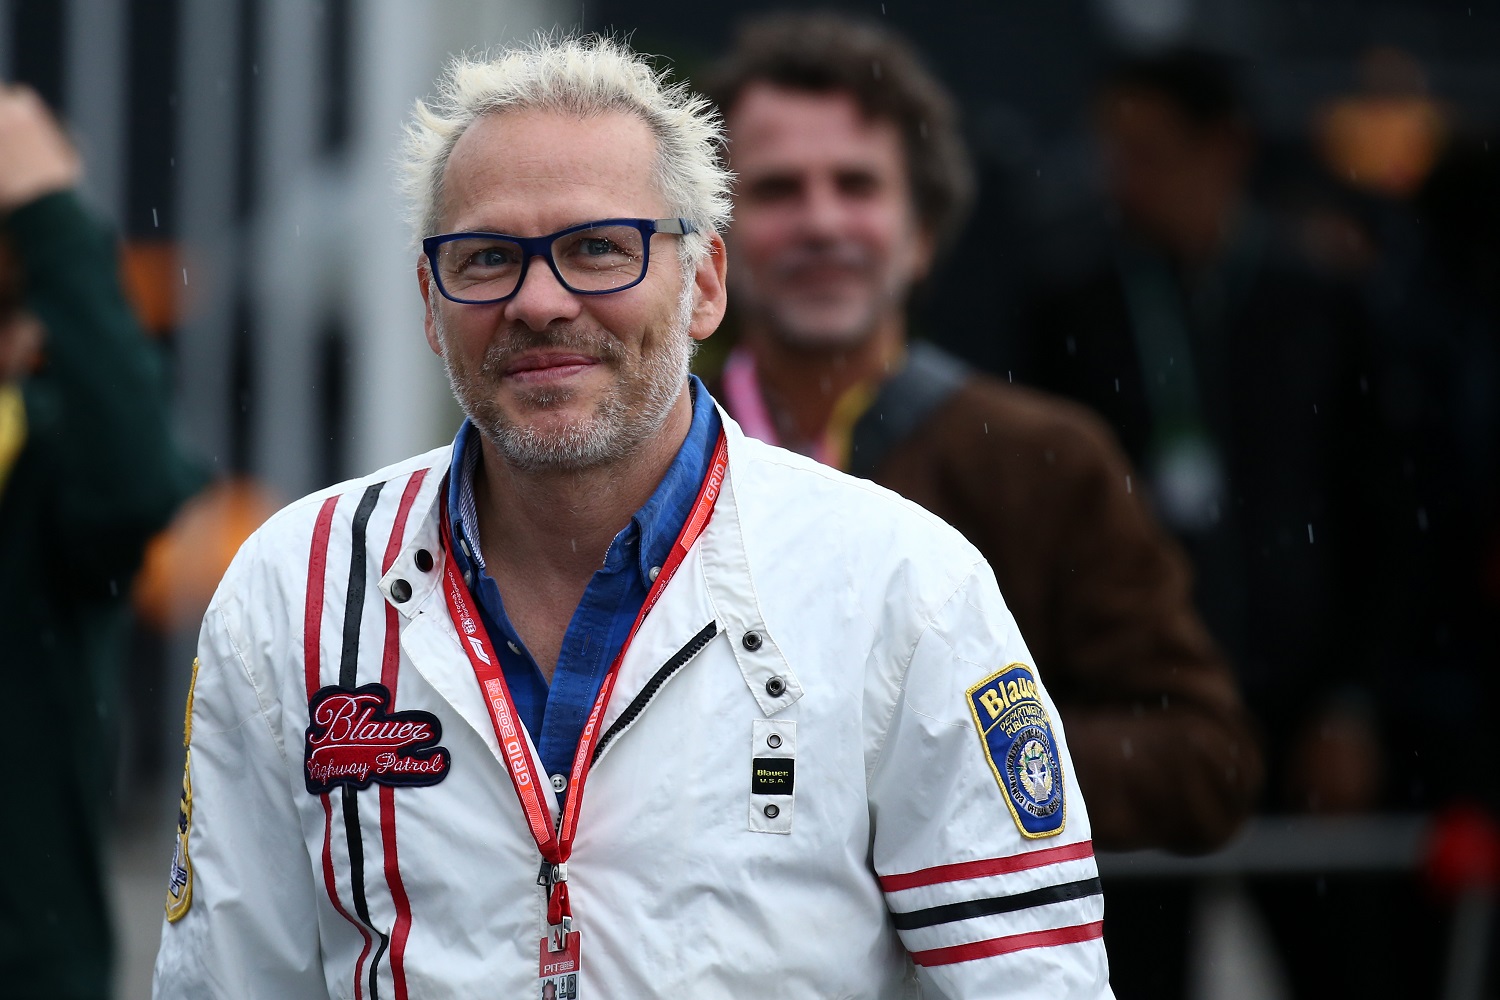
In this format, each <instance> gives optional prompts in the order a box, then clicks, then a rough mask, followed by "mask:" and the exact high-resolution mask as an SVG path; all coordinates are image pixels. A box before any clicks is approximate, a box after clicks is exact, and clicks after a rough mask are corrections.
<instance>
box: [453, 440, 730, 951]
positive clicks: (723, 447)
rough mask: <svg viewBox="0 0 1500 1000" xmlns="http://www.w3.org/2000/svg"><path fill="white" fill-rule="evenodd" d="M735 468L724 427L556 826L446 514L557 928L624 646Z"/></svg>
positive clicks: (476, 642) (476, 652) (461, 595)
mask: <svg viewBox="0 0 1500 1000" xmlns="http://www.w3.org/2000/svg"><path fill="white" fill-rule="evenodd" d="M728 468H729V445H728V442H727V441H726V439H725V436H724V432H723V431H720V432H719V442H718V445H717V446H716V447H715V448H714V457H713V462H712V463H711V464H710V465H709V468H708V475H707V476H706V477H705V478H704V480H703V485H702V486H701V487H699V489H698V499H697V501H696V502H695V503H694V504H693V509H692V511H691V513H689V514H688V518H687V523H686V524H684V525H683V526H682V532H681V533H680V534H678V536H677V541H676V542H674V543H673V545H672V550H671V552H670V553H669V554H668V556H667V561H666V562H665V563H664V564H663V565H662V567H661V572H659V573H658V574H657V576H656V580H655V582H654V583H652V585H651V589H650V590H649V591H648V592H647V593H646V600H645V603H643V604H642V605H641V611H640V614H638V615H636V617H635V624H633V625H631V626H630V632H629V634H628V635H626V637H625V643H624V645H622V646H621V647H620V652H619V653H618V654H616V655H615V659H614V662H613V663H611V664H610V667H609V672H608V673H607V674H605V675H604V683H603V684H602V685H601V686H600V688H599V697H597V698H596V699H594V709H593V711H592V712H590V713H589V718H588V722H586V723H585V724H584V727H583V732H582V733H581V734H580V735H579V737H578V752H577V753H576V754H575V755H574V756H573V771H572V774H571V775H570V776H569V779H568V787H569V788H570V789H571V792H570V794H569V795H568V797H567V800H566V801H565V803H564V805H563V810H562V816H561V817H560V819H559V822H558V825H557V827H556V829H554V828H553V826H552V822H551V814H550V812H549V810H548V809H547V801H546V797H545V795H544V793H543V792H542V788H541V784H540V778H541V776H542V775H541V770H542V769H541V767H540V766H539V765H538V763H537V762H536V761H535V760H533V759H532V756H531V751H530V749H529V748H528V747H527V745H526V737H525V736H524V735H523V734H524V729H523V727H522V724H521V720H520V719H519V718H518V717H517V716H516V709H515V706H514V704H512V702H511V697H510V688H509V687H508V686H507V685H506V683H505V674H504V673H503V672H502V671H501V669H500V661H499V658H498V657H496V655H495V648H494V646H492V645H491V644H490V637H489V635H488V634H486V632H485V630H484V626H483V625H481V624H480V622H479V619H478V618H477V617H476V616H475V615H474V614H473V612H471V611H470V610H469V592H468V588H467V587H465V586H464V582H463V580H462V579H461V578H460V577H459V574H458V570H457V569H456V568H455V567H454V560H453V558H452V555H451V553H452V551H453V540H452V538H451V536H450V534H449V528H448V517H447V513H446V511H445V512H444V516H443V517H442V518H440V523H441V525H442V532H443V545H444V547H445V548H447V549H448V551H449V553H450V555H449V557H448V559H447V560H446V561H445V566H444V570H443V576H444V591H445V593H446V594H447V597H448V609H449V611H450V612H452V615H453V623H454V624H455V625H456V626H457V627H458V631H459V634H460V636H461V638H462V640H463V641H462V643H461V644H462V645H463V647H464V652H466V653H467V654H468V655H469V662H470V663H472V664H473V665H474V676H475V677H476V678H478V680H479V689H480V690H481V691H482V692H483V693H484V702H485V706H486V707H487V708H488V709H489V712H490V721H491V722H493V723H494V725H495V736H496V737H497V738H498V739H499V741H500V751H501V753H502V754H503V755H504V756H505V761H506V763H507V764H508V765H509V768H508V773H509V774H510V781H511V784H512V785H514V786H515V789H516V798H518V799H520V800H521V809H522V810H523V811H524V812H525V813H526V822H527V824H528V825H529V826H530V827H531V836H532V837H533V838H534V839H535V840H536V845H537V847H538V848H539V849H540V850H541V852H542V859H543V860H544V861H545V862H547V864H548V865H550V866H551V869H552V870H551V872H550V874H549V875H548V877H547V878H546V884H547V885H548V886H549V887H550V890H551V891H549V893H548V898H547V922H548V923H549V924H551V925H553V926H557V925H560V924H563V923H564V918H569V919H568V923H569V924H571V917H572V908H571V907H570V906H569V904H568V882H567V863H568V858H569V856H571V855H572V853H573V838H574V836H575V835H576V834H577V832H578V810H579V808H580V806H582V804H583V785H584V782H585V781H586V780H587V779H588V773H589V766H590V764H591V763H592V757H593V752H594V746H595V743H596V741H597V739H598V737H599V721H600V720H601V719H603V718H604V709H605V707H606V706H608V704H609V696H610V695H611V694H612V693H613V692H614V689H615V679H616V678H617V677H618V676H619V674H620V664H621V663H622V662H623V661H624V659H625V651H626V650H628V649H629V648H630V644H631V642H633V641H634V640H635V635H636V633H637V632H639V631H640V629H641V623H642V622H643V621H645V620H646V615H647V614H649V613H650V612H651V609H652V608H653V607H654V606H655V605H656V602H657V600H658V599H660V597H661V594H662V591H663V590H665V589H666V586H667V582H668V581H669V580H671V579H672V576H673V574H675V573H676V572H677V567H678V566H681V565H682V560H683V558H684V557H685V556H686V555H687V553H688V550H689V549H690V548H692V547H693V543H694V542H696V541H697V540H698V536H699V535H701V534H702V533H703V528H704V527H705V526H706V525H707V524H708V519H709V517H710V516H711V515H712V514H713V511H714V504H715V503H716V502H717V501H718V499H719V490H720V488H721V487H722V486H723V484H724V473H725V471H726V470H727V469H728Z"/></svg>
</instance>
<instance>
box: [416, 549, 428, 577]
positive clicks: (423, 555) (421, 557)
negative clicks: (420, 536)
mask: <svg viewBox="0 0 1500 1000" xmlns="http://www.w3.org/2000/svg"><path fill="white" fill-rule="evenodd" d="M417 569H419V570H421V571H422V572H423V573H426V572H428V571H429V570H431V569H432V553H431V552H428V551H427V550H426V549H418V550H417Z"/></svg>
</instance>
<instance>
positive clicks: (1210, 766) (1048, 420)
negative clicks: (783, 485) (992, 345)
mask: <svg viewBox="0 0 1500 1000" xmlns="http://www.w3.org/2000/svg"><path fill="white" fill-rule="evenodd" d="M708 89H709V92H710V94H711V95H712V96H713V97H714V98H715V99H716V100H717V101H718V102H719V106H720V108H721V109H722V110H723V112H724V114H725V117H726V124H727V126H728V128H729V133H730V161H731V166H732V167H733V169H734V170H735V172H736V174H737V175H738V177H739V183H738V186H737V195H736V204H735V224H734V227H733V229H732V231H731V233H730V241H729V244H730V249H731V252H732V254H733V257H734V262H735V266H734V267H733V268H732V269H731V272H730V277H731V302H732V303H733V304H734V307H735V308H736V309H737V311H738V320H739V325H740V333H741V338H742V339H741V342H740V344H739V346H738V347H737V348H736V349H735V350H734V351H733V352H732V353H731V354H730V356H729V358H728V361H727V363H726V365H725V368H724V372H723V376H722V386H721V389H720V391H719V393H718V395H719V398H721V399H722V400H724V403H725V406H726V408H727V409H728V410H729V412H730V413H731V414H732V415H733V416H734V417H735V419H736V420H738V421H740V422H741V424H742V425H743V426H744V427H745V429H746V430H747V432H749V433H752V434H755V435H757V436H759V437H761V438H763V439H765V440H768V441H771V442H773V443H779V444H782V445H784V446H786V447H790V448H793V449H795V450H798V451H801V452H803V453H805V454H808V455H811V456H813V457H816V458H818V459H820V460H822V461H824V462H825V463H827V464H830V465H834V466H836V467H841V468H843V469H845V470H848V471H852V472H854V473H856V474H858V475H862V476H865V477H867V478H870V479H873V480H875V481H876V482H878V483H880V484H882V485H884V486H888V487H890V488H892V489H894V490H896V491H897V492H899V493H901V494H903V495H904V496H906V497H908V498H910V499H913V500H915V501H917V502H918V503H921V504H922V505H923V506H925V507H927V508H928V509H929V510H931V511H933V512H934V513H936V514H938V515H939V516H941V517H943V518H944V519H945V520H947V521H948V522H949V523H951V524H953V525H954V526H955V527H957V528H958V529H959V530H960V531H962V532H963V533H964V534H965V535H966V536H967V537H968V538H969V540H970V541H972V542H973V543H974V544H975V545H977V546H978V547H979V549H980V551H981V552H982V553H983V554H984V555H985V557H986V559H988V561H989V562H990V564H991V565H992V566H993V567H994V570H995V574H996V576H997V577H998V579H999V581H1000V585H1001V589H1002V591H1003V592H1004V594H1005V596H1006V601H1007V603H1008V604H1009V606H1010V608H1011V610H1012V612H1013V613H1014V614H1015V616H1016V620H1017V622H1018V624H1019V625H1020V628H1021V631H1022V634H1024V635H1025V636H1026V641H1027V643H1028V646H1029V647H1030V649H1031V650H1032V652H1033V653H1034V654H1035V656H1036V658H1037V661H1038V663H1040V664H1041V669H1042V670H1043V671H1045V673H1046V676H1047V678H1048V683H1049V685H1050V687H1051V688H1052V689H1053V690H1054V691H1056V692H1057V695H1056V696H1057V698H1058V702H1059V705H1060V711H1061V712H1062V713H1063V715H1064V717H1065V718H1066V719H1067V721H1068V726H1069V732H1070V733H1071V734H1073V736H1072V740H1073V747H1074V757H1075V760H1076V761H1077V767H1078V771H1079V783H1080V785H1081V786H1082V787H1083V788H1084V789H1085V790H1086V793H1087V795H1088V796H1089V806H1090V813H1091V816H1092V817H1093V833H1094V839H1095V841H1096V843H1097V844H1098V845H1099V846H1100V847H1104V848H1113V849H1128V848H1138V847H1148V846H1150V847H1165V848H1169V849H1173V850H1179V851H1201V850H1207V849H1210V848H1212V847H1214V846H1217V845H1218V844H1221V843H1223V842H1224V841H1225V840H1226V839H1227V838H1228V837H1229V835H1230V834H1231V833H1232V832H1233V831H1234V830H1235V829H1236V828H1237V826H1238V825H1239V823H1240V822H1241V820H1243V818H1244V817H1245V815H1246V813H1247V812H1248V810H1249V807H1250V803H1251V801H1252V799H1253V797H1254V795H1255V793H1256V790H1257V789H1258V787H1259V780H1260V760H1259V755H1258V751H1257V749H1256V746H1255V740H1254V737H1253V736H1252V735H1251V731H1250V726H1249V724H1248V721H1247V719H1246V716H1245V714H1244V712H1243V710H1242V709H1241V707H1240V703H1239V699H1238V695H1237V694H1236V691H1235V688H1234V684H1233V681H1232V679H1231V676H1230V673H1229V670H1228V669H1227V667H1226V665H1225V664H1224V661H1223V660H1222V659H1221V658H1220V656H1219V654H1218V652H1217V650H1216V649H1215V648H1214V645H1213V643H1212V641H1211V640H1210V638H1209V636H1208V635H1207V633H1206V632H1205V631H1204V629H1203V627H1202V625H1201V624H1200V623H1199V621H1198V619H1197V618H1196V616H1195V615H1194V614H1193V612H1192V609H1191V604H1190V601H1189V579H1188V574H1187V570H1186V567H1185V565H1184V563H1183V560H1182V558H1181V556H1180V555H1179V554H1178V552H1177V551H1176V550H1175V548H1174V547H1173V546H1172V544H1171V543H1170V542H1169V541H1167V539H1166V538H1165V537H1164V536H1163V535H1162V533H1161V531H1160V530H1159V529H1158V528H1157V526H1156V525H1155V524H1154V523H1153V522H1152V520H1151V519H1150V517H1149V515H1148V514H1147V513H1146V511H1145V509H1144V507H1143V505H1142V503H1141V499H1140V497H1139V495H1138V494H1137V493H1136V492H1134V491H1133V487H1132V472H1131V469H1130V467H1129V465H1128V464H1127V463H1126V461H1125V459H1124V457H1123V456H1122V455H1120V453H1119V451H1118V448H1117V446H1116V445H1115V443H1114V441H1113V438H1112V437H1111V435H1110V434H1109V432H1108V431H1107V430H1106V429H1105V428H1103V427H1102V426H1100V424H1099V423H1098V422H1097V420H1095V419H1094V418H1093V417H1092V416H1091V415H1089V414H1087V413H1086V412H1084V411H1083V410H1081V409H1079V408H1077V407H1074V406H1071V405H1068V404H1065V403H1063V402H1061V401H1058V400H1055V399H1051V398H1048V397H1045V396H1041V395H1039V394H1037V393H1035V392H1031V391H1027V390H1022V389H1019V388H1015V387H1012V386H1007V385H1004V384H1001V383H997V382H995V381H992V380H990V379H988V378H985V377H982V376H979V375H976V374H974V373H972V372H970V371H968V370H966V369H965V368H964V367H963V366H962V365H961V364H960V363H959V362H957V361H956V360H954V359H952V358H950V357H949V356H947V355H945V354H943V353H941V352H939V351H938V350H936V349H935V348H933V347H931V346H930V345H927V344H924V343H921V342H911V343H908V338H907V325H906V307H907V303H908V299H909V298H910V296H911V293H912V290H913V288H914V287H915V286H916V285H918V284H919V283H920V282H921V281H922V280H923V279H924V278H925V277H926V275H927V273H928V270H929V269H930V268H931V266H932V264H933V261H934V258H935V257H936V256H937V254H938V252H939V250H940V249H941V248H942V247H943V246H944V245H945V244H946V243H948V242H950V241H951V240H952V237H953V235H954V234H955V232H956V231H957V229H958V228H959V227H960V226H961V225H962V222H963V219H964V216H965V213H966V211H967V207H968V203H969V198H970V194H971V190H970V189H971V181H970V177H969V174H968V171H967V161H966V154H965V150H964V147H963V142H962V139H961V138H960V136H959V133H958V130H957V121H956V115H955V112H954V109H953V105H952V102H951V100H950V99H949V97H948V96H947V94H946V93H945V92H944V91H943V90H942V89H941V87H940V85H939V84H938V83H937V82H936V81H935V80H934V79H933V78H932V77H931V76H930V75H929V74H928V73H927V72H926V71H925V70H924V69H923V68H922V67H921V66H920V65H919V63H918V62H917V59H916V57H915V55H914V54H913V52H912V51H911V50H910V49H909V48H908V47H907V46H906V45H905V43H903V42H901V41H899V40H898V39H896V38H894V37H893V36H891V35H889V34H887V33H885V32H884V31H882V30H880V29H877V28H875V27H873V26H868V25H865V24H863V23H860V22H851V21H849V20H847V19H844V18H841V17H837V16H834V15H828V14H817V15H787V16H778V17H775V18H772V19H769V20H764V21H761V22H758V23H755V24H752V25H751V26H749V27H748V28H747V29H746V30H745V31H744V32H743V33H742V34H741V36H740V38H739V41H738V43H737V45H736V47H735V49H734V50H733V51H732V52H731V53H730V54H729V56H728V57H727V58H726V60H725V61H724V62H723V63H722V64H721V65H720V67H719V69H718V71H717V73H716V74H715V75H714V76H713V77H712V78H711V79H710V82H709V87H708ZM953 252H954V253H956V254H970V255H972V254H984V253H985V252H986V247H985V245H984V244H983V243H982V242H974V241H968V242H965V243H964V244H962V245H959V246H957V247H955V248H954V251H953Z"/></svg>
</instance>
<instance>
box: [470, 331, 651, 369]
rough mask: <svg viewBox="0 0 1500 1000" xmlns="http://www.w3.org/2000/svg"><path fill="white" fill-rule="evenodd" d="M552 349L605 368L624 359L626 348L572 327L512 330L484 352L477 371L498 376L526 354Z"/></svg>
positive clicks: (614, 341)
mask: <svg viewBox="0 0 1500 1000" xmlns="http://www.w3.org/2000/svg"><path fill="white" fill-rule="evenodd" d="M547 348H551V349H553V350H561V351H568V352H572V353H577V354H587V355H589V356H591V357H595V358H598V359H599V360H600V361H602V362H604V363H605V364H608V365H618V364H620V363H621V362H623V361H624V360H625V349H624V348H623V347H622V346H621V345H620V342H619V341H618V340H615V339H614V338H613V337H610V336H605V335H603V334H599V333H591V332H589V331H587V330H582V329H579V328H577V327H572V326H562V327H556V328H549V329H546V330H540V331H538V330H529V329H525V328H522V329H518V330H512V331H511V332H510V333H508V334H507V335H506V336H505V337H503V338H501V339H500V340H496V341H494V342H493V343H491V344H490V345H489V347H488V348H486V349H485V352H484V360H483V361H482V362H481V363H480V366H479V371H480V372H481V373H482V374H484V375H488V376H493V377H499V376H500V375H502V374H504V372H505V370H506V368H507V367H509V366H510V363H511V362H512V361H513V360H514V359H515V358H517V357H519V356H520V355H522V354H525V353H526V352H527V351H535V350H542V349H547Z"/></svg>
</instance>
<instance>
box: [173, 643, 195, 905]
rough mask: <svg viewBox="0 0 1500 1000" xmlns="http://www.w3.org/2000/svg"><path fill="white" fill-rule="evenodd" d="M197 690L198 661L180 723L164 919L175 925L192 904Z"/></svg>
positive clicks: (189, 685)
mask: <svg viewBox="0 0 1500 1000" xmlns="http://www.w3.org/2000/svg"><path fill="white" fill-rule="evenodd" d="M197 687H198V660H197V658H196V657H194V659H193V679H192V681H191V682H189V684H188V696H187V710H186V711H185V712H184V718H183V721H182V748H183V751H184V754H183V757H184V759H183V762H182V798H181V800H180V801H179V802H178V803H177V841H176V843H175V844H174V845H173V847H172V870H171V872H170V873H168V875H167V920H168V921H169V922H171V923H174V924H175V923H176V922H177V921H179V920H181V919H182V918H183V916H184V915H186V914H187V911H188V907H190V906H192V905H193V863H192V861H191V860H190V859H189V858H188V835H189V834H190V833H192V830H193V784H192V780H191V776H190V775H191V772H190V768H191V766H192V763H193V748H192V743H193V691H194V690H195V689H196V688H197Z"/></svg>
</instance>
